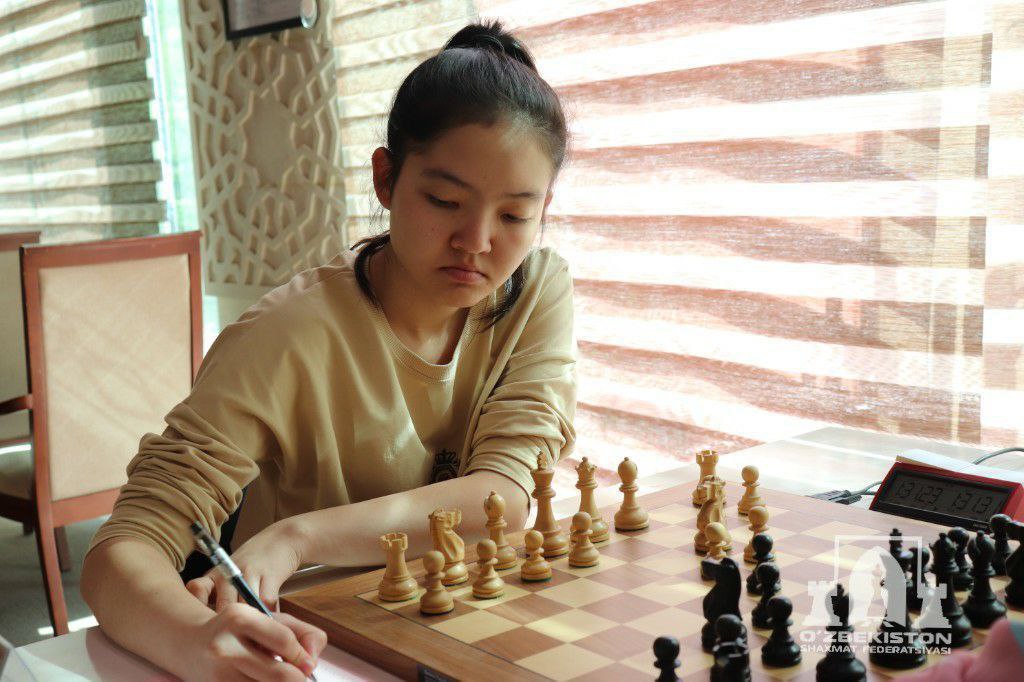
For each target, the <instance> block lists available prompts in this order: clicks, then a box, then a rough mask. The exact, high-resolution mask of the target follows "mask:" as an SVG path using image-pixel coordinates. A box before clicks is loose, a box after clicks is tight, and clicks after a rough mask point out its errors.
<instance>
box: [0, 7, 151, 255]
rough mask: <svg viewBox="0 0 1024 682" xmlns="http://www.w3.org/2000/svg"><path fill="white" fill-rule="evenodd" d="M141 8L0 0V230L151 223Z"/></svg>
mask: <svg viewBox="0 0 1024 682" xmlns="http://www.w3.org/2000/svg"><path fill="white" fill-rule="evenodd" d="M144 14H145V2H144V0H106V1H104V0H95V1H94V0H4V1H0V231H14V232H16V231H23V230H27V229H38V230H42V232H43V235H42V240H43V241H76V240H84V239H100V238H109V237H123V236H134V235H142V234H151V233H155V232H157V231H158V230H159V223H160V221H161V220H162V219H163V216H164V206H163V203H162V201H161V200H160V199H159V198H158V195H157V190H156V183H157V181H158V180H159V179H160V164H159V162H158V161H157V160H155V159H154V156H153V149H152V142H153V141H154V140H155V139H156V136H157V126H156V122H155V121H154V120H153V118H152V117H151V115H150V100H151V99H152V97H153V86H152V83H151V81H150V79H149V76H148V75H147V72H146V58H147V57H148V56H149V51H148V48H147V40H146V36H145V35H144V34H143V28H142V18H143V16H144Z"/></svg>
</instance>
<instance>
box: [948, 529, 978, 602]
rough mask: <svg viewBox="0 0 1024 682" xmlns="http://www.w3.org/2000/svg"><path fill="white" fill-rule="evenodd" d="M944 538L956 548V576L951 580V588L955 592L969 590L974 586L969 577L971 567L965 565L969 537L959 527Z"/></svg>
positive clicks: (950, 530) (972, 580)
mask: <svg viewBox="0 0 1024 682" xmlns="http://www.w3.org/2000/svg"><path fill="white" fill-rule="evenodd" d="M946 537H948V538H949V539H950V540H951V541H952V542H953V544H954V545H955V546H956V574H955V575H954V576H953V578H952V580H953V588H954V589H955V590H956V591H957V592H963V591H964V590H969V589H971V587H972V586H973V585H974V578H972V577H971V565H970V564H969V563H967V543H968V542H970V541H971V536H970V534H969V533H968V532H967V531H966V530H964V529H963V528H961V527H960V526H955V527H953V528H950V529H949V532H948V533H946Z"/></svg>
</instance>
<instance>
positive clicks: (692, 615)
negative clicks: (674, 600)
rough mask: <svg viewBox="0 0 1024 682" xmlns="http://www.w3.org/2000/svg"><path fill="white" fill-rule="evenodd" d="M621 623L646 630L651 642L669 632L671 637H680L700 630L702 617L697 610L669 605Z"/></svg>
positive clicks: (702, 622) (642, 630)
mask: <svg viewBox="0 0 1024 682" xmlns="http://www.w3.org/2000/svg"><path fill="white" fill-rule="evenodd" d="M623 625H628V626H629V627H631V628H633V629H635V630H639V631H640V632H646V633H647V634H648V635H651V636H652V639H651V642H654V639H653V638H654V637H658V636H660V635H664V634H669V633H671V634H672V636H673V637H676V638H681V637H686V636H687V635H692V634H693V633H694V632H700V629H701V628H702V627H703V626H704V618H703V617H702V616H701V615H700V611H699V610H698V611H694V610H693V609H683V608H677V607H675V606H670V607H668V608H664V609H661V610H660V611H655V612H654V613H648V614H647V615H646V616H640V617H639V618H634V619H633V620H630V621H626V622H624V623H623Z"/></svg>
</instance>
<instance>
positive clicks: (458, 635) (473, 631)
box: [430, 609, 519, 644]
mask: <svg viewBox="0 0 1024 682" xmlns="http://www.w3.org/2000/svg"><path fill="white" fill-rule="evenodd" d="M518 627H519V623H514V622H512V621H510V620H508V619H507V618H502V617H501V616H495V615H494V614H492V613H491V612H490V611H485V610H482V609H476V610H474V611H473V612H472V613H467V614H465V615H462V616H459V617H457V618H452V619H450V620H446V621H442V622H440V623H435V624H431V625H430V628H431V629H432V630H437V631H438V632H441V633H444V634H446V635H448V636H449V637H454V638H455V639H457V640H459V641H460V642H466V643H467V644H471V643H473V642H476V641H477V640H481V639H485V638H487V637H493V636H495V635H500V634H501V633H503V632H508V631H509V630H515V629H516V628H518Z"/></svg>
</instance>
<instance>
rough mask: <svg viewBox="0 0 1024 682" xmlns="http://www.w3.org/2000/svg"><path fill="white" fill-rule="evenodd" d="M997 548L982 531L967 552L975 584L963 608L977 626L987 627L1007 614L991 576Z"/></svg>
mask: <svg viewBox="0 0 1024 682" xmlns="http://www.w3.org/2000/svg"><path fill="white" fill-rule="evenodd" d="M995 550H996V547H995V545H994V544H993V543H992V540H990V539H989V537H988V536H987V535H985V533H983V532H981V531H978V534H977V535H976V536H975V537H974V538H973V539H972V540H971V542H970V544H968V545H967V552H968V554H970V555H971V563H972V567H971V569H972V573H973V576H974V586H973V588H972V589H971V593H970V595H968V596H967V599H966V600H965V601H964V603H963V610H964V615H965V616H967V620H969V621H971V625H973V626H974V627H976V628H982V629H985V628H987V627H989V626H990V625H992V623H994V622H996V621H997V620H999V619H1000V618H1002V617H1003V616H1005V615H1006V605H1005V604H1003V603H1002V602H1000V601H999V599H998V598H997V597H996V593H995V592H994V591H993V590H992V583H991V582H990V578H991V577H992V576H993V575H995V572H994V571H993V570H992V555H993V554H994V553H995Z"/></svg>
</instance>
